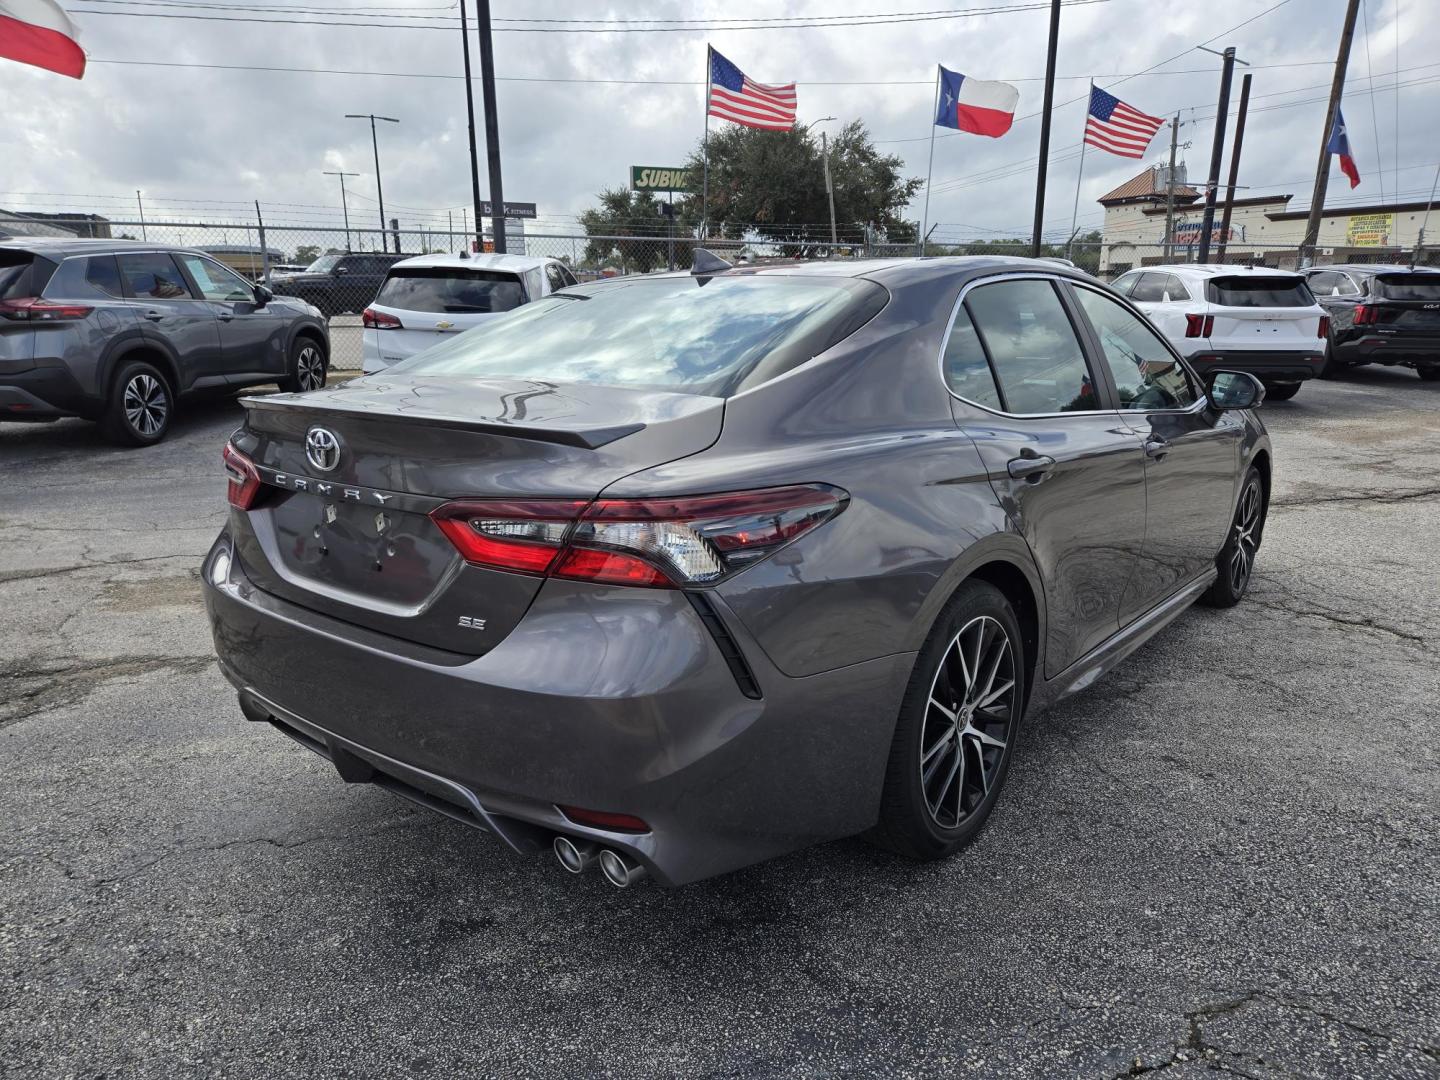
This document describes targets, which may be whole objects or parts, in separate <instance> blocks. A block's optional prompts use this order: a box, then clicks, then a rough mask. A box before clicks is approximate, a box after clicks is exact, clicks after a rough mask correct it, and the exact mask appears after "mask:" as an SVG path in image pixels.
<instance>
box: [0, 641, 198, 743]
mask: <svg viewBox="0 0 1440 1080" xmlns="http://www.w3.org/2000/svg"><path fill="white" fill-rule="evenodd" d="M214 663H215V658H214V657H213V656H211V655H205V656H117V657H111V658H109V659H105V660H82V659H79V658H76V657H71V658H68V660H66V661H62V662H61V663H60V664H58V665H54V664H52V665H44V664H39V665H37V664H35V662H34V660H32V659H24V660H21V661H20V662H18V663H14V664H10V665H8V666H0V728H4V727H7V726H9V725H10V724H14V723H18V722H19V721H21V720H24V719H27V718H28V717H31V716H34V715H35V714H36V713H39V712H44V711H45V710H47V709H53V708H58V707H61V706H64V705H70V704H73V703H74V702H76V701H79V700H81V699H82V698H84V697H85V696H86V695H87V694H89V693H90V692H91V691H92V690H94V689H95V687H97V686H98V685H99V684H100V683H103V682H106V681H108V680H110V679H119V678H124V677H126V676H130V675H148V674H150V673H151V672H156V671H167V672H173V673H176V674H182V675H183V674H196V673H199V672H201V671H206V670H209V668H210V667H211V665H213V664H214Z"/></svg>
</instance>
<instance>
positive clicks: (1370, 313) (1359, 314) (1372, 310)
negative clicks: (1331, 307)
mask: <svg viewBox="0 0 1440 1080" xmlns="http://www.w3.org/2000/svg"><path fill="white" fill-rule="evenodd" d="M1379 321H1380V311H1379V309H1378V308H1376V307H1375V306H1374V305H1371V304H1356V305H1355V325H1356V326H1370V325H1371V324H1373V323H1377V322H1379Z"/></svg>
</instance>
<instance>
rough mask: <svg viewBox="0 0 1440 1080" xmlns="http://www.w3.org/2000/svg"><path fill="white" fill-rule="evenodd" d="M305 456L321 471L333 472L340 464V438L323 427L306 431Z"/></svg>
mask: <svg viewBox="0 0 1440 1080" xmlns="http://www.w3.org/2000/svg"><path fill="white" fill-rule="evenodd" d="M305 457H306V459H307V460H308V461H309V462H310V464H311V465H313V466H315V468H317V469H319V470H320V471H321V472H333V471H334V470H335V468H336V466H338V465H339V464H340V438H339V436H338V435H336V434H335V433H334V432H333V431H330V430H328V429H327V428H323V427H312V428H311V429H310V430H309V431H307V432H306V433H305Z"/></svg>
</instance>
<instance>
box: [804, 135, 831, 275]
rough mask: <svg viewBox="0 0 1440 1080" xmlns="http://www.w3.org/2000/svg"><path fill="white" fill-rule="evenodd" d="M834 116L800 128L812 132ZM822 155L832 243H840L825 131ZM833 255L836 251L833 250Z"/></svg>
mask: <svg viewBox="0 0 1440 1080" xmlns="http://www.w3.org/2000/svg"><path fill="white" fill-rule="evenodd" d="M834 119H835V117H833V116H822V117H820V119H819V120H811V121H810V123H808V124H806V125H805V126H804V127H802V128H801V129H800V130H801V131H803V132H804V133H805V134H807V135H808V134H810V129H811V128H812V127H814V126H815V125H816V124H823V123H825V122H826V121H827V120H834ZM820 156H821V159H822V161H823V163H824V166H825V197H826V198H827V199H829V200H830V243H831V244H838V243H839V241H838V240H837V239H836V238H835V187H834V185H832V184H831V183H830V141H829V139H827V138H826V136H825V132H823V131H822V132H820ZM831 254H832V255H833V254H834V252H833V251H832V252H831Z"/></svg>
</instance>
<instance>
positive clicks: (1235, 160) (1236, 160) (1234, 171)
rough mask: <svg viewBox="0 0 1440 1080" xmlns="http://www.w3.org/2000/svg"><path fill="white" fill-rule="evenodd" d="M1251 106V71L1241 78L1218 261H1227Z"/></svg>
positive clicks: (1217, 251)
mask: <svg viewBox="0 0 1440 1080" xmlns="http://www.w3.org/2000/svg"><path fill="white" fill-rule="evenodd" d="M1249 108H1250V73H1249V72H1248V71H1247V72H1246V73H1245V78H1243V79H1241V80H1240V111H1239V112H1238V113H1237V114H1236V116H1235V145H1234V146H1232V147H1231V148H1230V183H1229V184H1227V185H1226V191H1225V213H1223V214H1221V215H1220V244H1219V246H1218V247H1217V248H1216V249H1215V259H1216V261H1217V262H1224V261H1225V248H1226V247H1227V246H1228V244H1229V243H1230V211H1231V209H1232V208H1233V207H1234V205H1235V181H1236V180H1238V179H1239V178H1240V148H1241V147H1243V146H1244V145H1245V113H1246V111H1247V110H1248V109H1249Z"/></svg>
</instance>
